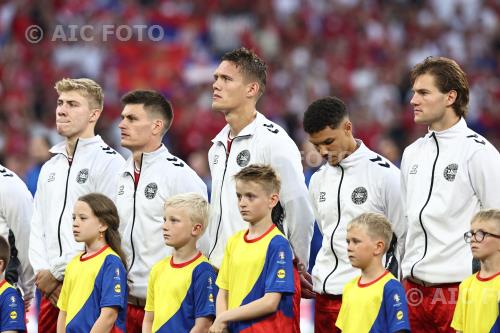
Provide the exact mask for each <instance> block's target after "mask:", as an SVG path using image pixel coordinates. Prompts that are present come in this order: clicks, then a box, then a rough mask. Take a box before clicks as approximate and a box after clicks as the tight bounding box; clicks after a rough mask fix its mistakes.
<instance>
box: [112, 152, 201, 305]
mask: <svg viewBox="0 0 500 333" xmlns="http://www.w3.org/2000/svg"><path fill="white" fill-rule="evenodd" d="M187 192H195V193H198V194H200V195H202V196H203V197H204V198H207V187H206V185H205V183H203V181H202V180H201V179H200V177H198V175H197V174H196V172H194V171H193V170H192V169H191V168H190V167H189V166H188V165H187V164H186V162H184V161H182V160H181V159H179V158H177V157H175V156H174V155H172V154H170V153H169V151H168V150H167V148H166V147H165V146H164V145H162V146H161V147H160V148H159V149H157V150H155V151H154V152H151V153H143V154H142V159H141V174H140V177H139V182H138V184H137V188H135V185H134V161H133V157H132V156H131V157H130V158H129V159H128V160H127V163H126V165H125V170H124V171H123V170H122V172H121V174H120V177H119V181H118V195H117V197H116V198H117V199H116V206H117V208H118V214H119V215H120V233H121V235H122V246H123V250H124V252H125V255H126V257H127V267H128V277H127V278H128V280H129V282H130V283H129V286H130V295H132V296H134V297H138V298H141V299H144V300H145V299H146V291H147V283H148V277H149V273H150V271H151V268H152V267H153V265H154V264H155V263H156V262H158V261H159V260H161V259H163V258H165V257H166V256H168V255H170V254H171V253H172V249H171V248H170V247H168V246H166V245H165V241H164V239H163V231H162V225H163V216H164V208H163V207H164V204H165V200H166V199H168V198H169V197H171V196H173V195H176V194H181V193H187Z"/></svg>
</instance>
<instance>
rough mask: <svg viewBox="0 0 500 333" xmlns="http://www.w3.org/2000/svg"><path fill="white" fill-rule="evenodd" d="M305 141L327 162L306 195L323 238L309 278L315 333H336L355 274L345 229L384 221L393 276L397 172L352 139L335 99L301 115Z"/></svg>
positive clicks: (399, 243) (398, 238)
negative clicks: (357, 222) (360, 220)
mask: <svg viewBox="0 0 500 333" xmlns="http://www.w3.org/2000/svg"><path fill="white" fill-rule="evenodd" d="M303 123H304V130H305V131H306V132H307V133H308V134H309V141H310V142H311V143H312V144H313V145H314V146H315V148H316V149H317V150H318V152H319V153H320V154H321V156H322V157H323V158H324V159H325V160H326V161H327V163H325V164H324V165H323V166H322V167H321V168H320V169H319V170H318V171H316V172H315V173H314V175H313V176H312V178H311V181H310V183H309V193H310V196H311V200H312V203H313V208H314V210H315V214H316V221H317V223H318V226H319V228H320V230H321V232H322V234H323V242H322V246H321V249H320V250H319V252H318V256H317V257H316V263H315V265H314V267H313V271H312V276H313V283H314V291H315V292H316V293H317V296H316V303H315V307H316V308H315V318H314V328H315V330H314V331H315V332H319V333H323V332H338V328H336V327H335V321H336V319H337V316H338V313H339V311H340V306H341V303H342V291H343V287H344V285H345V284H346V283H347V282H349V281H350V280H352V279H353V278H354V277H356V275H359V274H360V271H359V270H358V269H355V268H353V267H352V266H351V263H350V262H349V259H348V256H347V245H346V237H347V229H346V228H347V224H348V223H349V222H350V221H351V220H353V219H354V218H356V217H358V216H359V215H361V214H363V213H369V212H376V213H380V214H383V215H385V216H386V217H387V218H388V220H389V221H390V222H391V224H392V228H393V230H394V233H395V237H393V240H392V242H391V246H390V249H389V251H388V254H387V255H386V267H387V268H388V269H390V270H391V271H392V273H393V274H394V275H395V276H398V275H399V274H398V271H399V267H398V266H399V265H398V262H399V261H400V256H401V254H402V252H403V247H404V239H405V234H406V223H405V220H404V216H403V210H402V206H401V193H400V184H399V182H400V173H399V169H398V168H397V167H395V166H394V165H393V164H392V163H391V162H389V161H388V160H387V159H386V158H385V157H382V156H380V155H379V154H377V153H376V152H374V151H372V150H370V149H368V147H366V146H365V144H364V143H363V142H362V141H361V140H358V139H355V138H354V136H353V125H352V123H351V120H350V119H349V116H348V112H347V109H346V105H345V104H344V102H343V101H342V100H340V99H338V98H336V97H325V98H321V99H318V100H316V101H314V102H313V103H311V105H309V107H308V108H307V110H306V112H305V114H304V120H303Z"/></svg>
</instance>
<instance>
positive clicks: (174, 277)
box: [142, 193, 217, 333]
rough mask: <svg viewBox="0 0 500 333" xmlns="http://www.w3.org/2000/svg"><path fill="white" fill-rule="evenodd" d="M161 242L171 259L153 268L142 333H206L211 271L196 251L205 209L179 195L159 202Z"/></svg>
mask: <svg viewBox="0 0 500 333" xmlns="http://www.w3.org/2000/svg"><path fill="white" fill-rule="evenodd" d="M164 207H165V216H164V221H165V222H164V224H163V239H164V240H165V244H166V245H167V246H171V247H173V249H174V250H173V254H172V255H171V256H168V257H166V258H165V259H162V260H160V261H159V262H158V263H156V264H155V265H154V266H153V269H152V270H151V274H150V276H149V282H148V289H147V299H146V306H145V316H144V321H143V327H142V331H143V332H144V333H150V332H180V333H184V332H186V333H187V332H191V333H195V332H196V333H206V332H208V328H209V327H210V325H211V324H212V321H213V318H214V317H215V303H214V301H215V298H216V296H217V287H216V286H215V279H216V275H215V271H214V269H213V268H212V266H211V265H210V264H209V263H208V260H207V258H206V257H205V256H203V255H202V254H201V252H200V251H199V250H197V249H196V242H197V240H198V239H199V238H200V237H201V236H202V235H203V232H204V231H205V229H206V227H207V221H208V203H207V201H206V200H205V199H204V198H203V197H202V196H201V195H199V194H196V193H184V194H178V195H175V196H173V197H170V198H168V199H167V200H166V202H165V206H164Z"/></svg>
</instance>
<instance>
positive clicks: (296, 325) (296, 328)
mask: <svg viewBox="0 0 500 333" xmlns="http://www.w3.org/2000/svg"><path fill="white" fill-rule="evenodd" d="M293 283H294V284H295V293H294V294H293V332H294V333H300V298H301V296H300V295H301V293H302V288H301V287H300V275H299V270H298V269H297V263H296V262H295V261H294V264H293Z"/></svg>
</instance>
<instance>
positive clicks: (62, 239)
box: [29, 135, 125, 280]
mask: <svg viewBox="0 0 500 333" xmlns="http://www.w3.org/2000/svg"><path fill="white" fill-rule="evenodd" d="M50 152H51V153H53V154H55V155H54V156H53V157H52V158H51V159H50V160H48V161H47V162H46V163H45V164H44V165H43V167H42V170H41V171H40V176H39V178H38V187H37V191H36V194H35V206H34V211H33V218H32V220H31V234H30V246H29V257H30V261H31V265H32V266H33V269H34V270H35V272H38V271H39V270H42V269H49V270H50V272H51V273H52V275H54V277H55V278H56V279H58V280H62V279H63V277H64V270H65V269H66V265H67V264H68V262H69V261H70V260H71V259H72V258H73V257H74V256H75V255H76V254H77V253H78V252H79V251H83V249H84V245H85V244H84V243H77V242H76V241H75V238H74V236H73V219H72V214H73V206H74V205H75V202H76V201H77V199H78V198H79V197H80V196H82V195H85V194H88V193H91V192H99V193H102V194H104V195H107V196H108V197H109V198H111V199H113V200H114V196H115V195H116V181H117V179H118V173H119V170H120V169H122V168H123V164H124V162H125V161H124V159H123V157H122V156H121V155H120V154H118V153H117V152H116V151H114V150H113V149H112V148H110V147H109V146H108V145H107V144H106V143H104V141H103V140H102V139H101V137H100V136H99V135H97V136H94V137H92V138H88V139H78V141H77V143H76V146H75V151H74V153H73V161H72V163H71V165H70V163H69V161H68V155H67V153H66V143H65V142H61V143H59V144H57V145H55V146H54V147H52V148H51V149H50Z"/></svg>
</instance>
